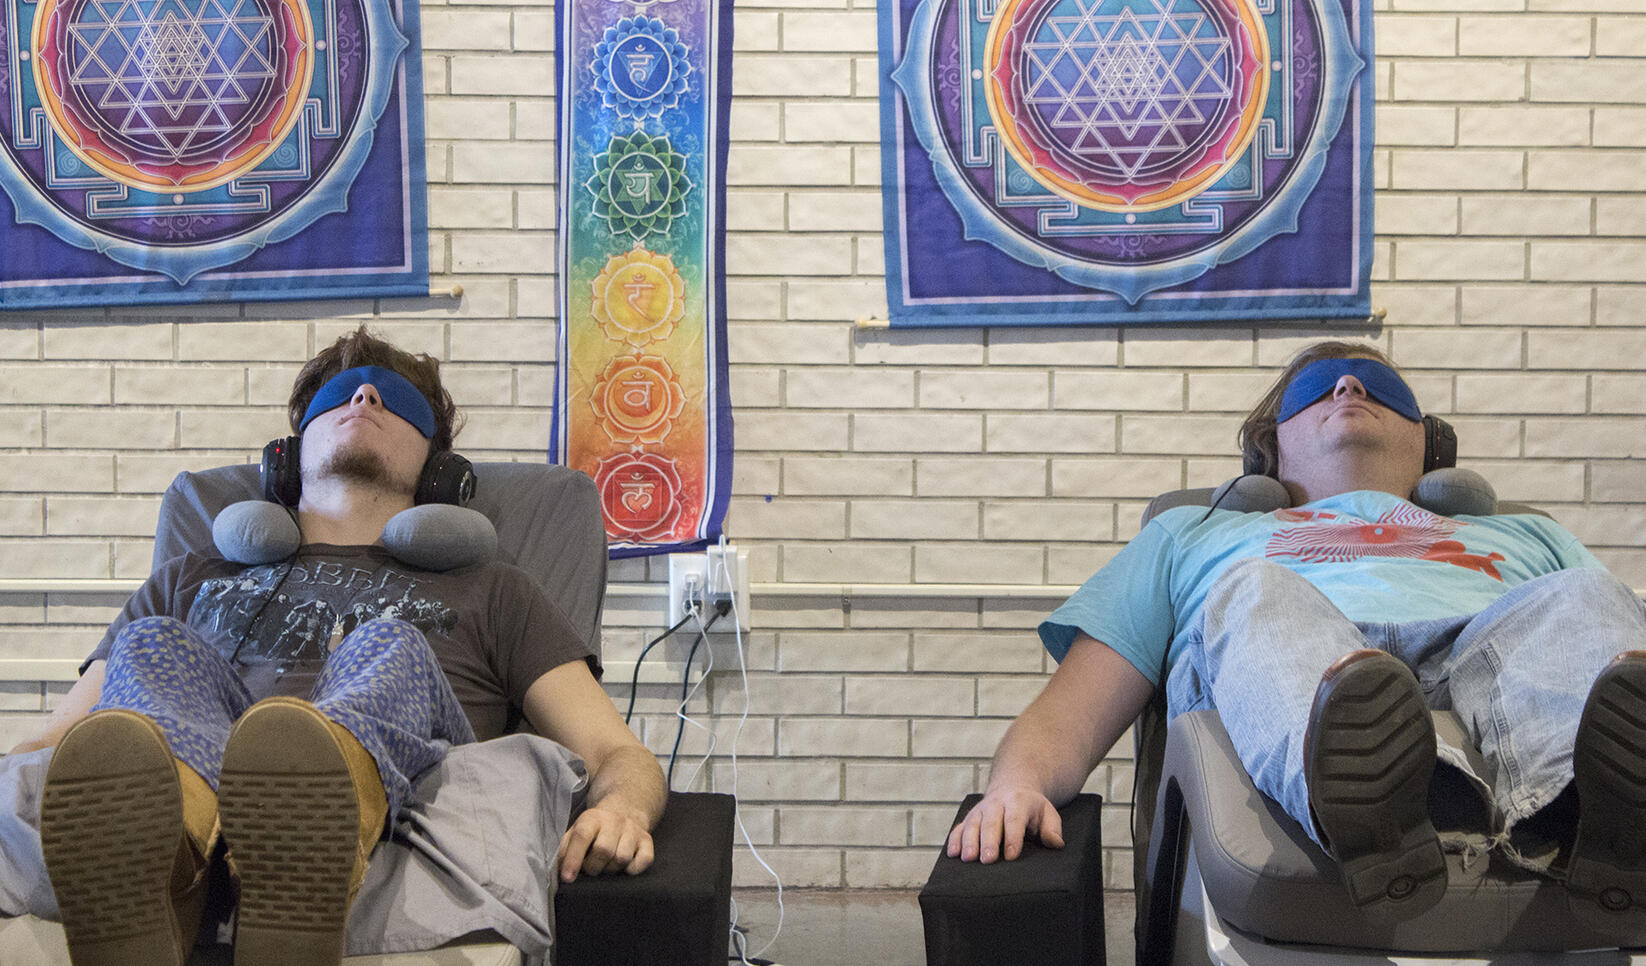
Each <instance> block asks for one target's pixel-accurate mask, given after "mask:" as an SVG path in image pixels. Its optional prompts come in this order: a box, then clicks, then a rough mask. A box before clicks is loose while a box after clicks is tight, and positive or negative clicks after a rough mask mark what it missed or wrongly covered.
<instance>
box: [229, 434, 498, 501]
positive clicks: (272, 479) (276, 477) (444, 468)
mask: <svg viewBox="0 0 1646 966" xmlns="http://www.w3.org/2000/svg"><path fill="white" fill-rule="evenodd" d="M301 440H302V437H300V436H286V437H283V438H281V439H276V440H271V441H270V442H269V444H268V445H267V446H264V447H263V465H262V466H261V467H260V468H259V470H258V476H259V478H260V479H261V480H262V482H263V499H265V500H268V501H270V502H271V503H279V504H281V505H283V506H289V507H296V506H297V501H298V499H299V498H301V497H302V495H303V471H302V466H301V465H300V461H299V459H298V454H299V452H300V451H301ZM473 496H474V464H472V463H470V462H469V461H468V460H467V459H465V458H463V457H462V456H459V455H457V454H456V453H454V452H452V451H451V450H446V451H444V452H441V453H430V454H429V458H428V459H427V460H424V461H423V472H422V473H421V474H419V476H418V478H417V492H416V494H415V495H414V496H413V499H414V500H415V501H416V502H417V503H418V504H420V505H421V504H424V503H449V504H451V505H452V506H463V505H465V504H467V503H468V502H469V499H470V498H471V497H473Z"/></svg>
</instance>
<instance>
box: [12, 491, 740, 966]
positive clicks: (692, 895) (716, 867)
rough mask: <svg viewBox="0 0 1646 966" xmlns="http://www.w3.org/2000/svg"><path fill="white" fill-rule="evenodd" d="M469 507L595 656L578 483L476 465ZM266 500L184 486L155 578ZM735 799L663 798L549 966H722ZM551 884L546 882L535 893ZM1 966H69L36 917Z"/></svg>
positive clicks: (487, 954)
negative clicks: (629, 865)
mask: <svg viewBox="0 0 1646 966" xmlns="http://www.w3.org/2000/svg"><path fill="white" fill-rule="evenodd" d="M474 470H475V475H476V478H477V487H476V492H475V496H474V498H473V499H472V501H470V502H469V503H468V506H469V507H470V508H471V509H474V510H478V511H480V512H481V513H483V514H485V516H486V517H487V518H488V519H490V521H491V523H492V524H493V525H494V526H495V528H496V533H497V553H498V554H499V555H500V556H501V557H502V558H503V559H505V560H508V561H511V562H513V563H515V564H517V565H519V566H520V567H522V568H523V569H525V570H526V571H527V572H528V573H530V574H531V575H532V577H533V578H534V579H535V580H536V581H537V582H538V584H539V585H540V586H541V587H542V588H543V591H544V593H545V594H546V595H547V596H548V598H549V599H550V600H552V601H554V602H555V603H556V604H557V605H559V607H560V608H561V610H563V611H564V612H565V614H566V616H567V617H569V618H570V619H571V622H572V624H573V625H574V626H575V627H576V628H577V629H578V630H579V632H581V633H582V634H584V635H585V637H586V639H588V640H589V641H591V642H593V643H594V645H595V647H596V650H597V652H598V646H599V641H600V613H601V608H602V605H603V602H604V596H605V586H606V536H605V530H604V525H603V522H602V520H601V515H600V507H599V502H598V495H597V493H596V491H595V488H594V484H593V482H592V481H591V480H589V478H588V477H587V476H585V475H584V474H582V473H579V472H576V471H575V470H571V469H568V468H566V467H562V466H550V465H540V464H525V463H481V464H477V465H476V466H475V467H474ZM262 496H263V489H262V484H261V482H260V479H259V467H258V465H256V464H245V465H235V466H225V467H219V468H217V469H212V470H207V471H204V472H199V473H182V474H179V475H178V477H177V478H176V479H175V480H174V481H173V482H172V485H171V487H170V489H168V490H167V491H166V494H165V496H164V498H163V500H162V502H161V509H160V523H159V527H158V529H157V532H156V534H155V545H154V557H153V562H154V564H155V565H156V566H158V565H160V564H161V563H163V562H165V561H167V560H169V559H171V558H172V557H174V556H178V555H180V554H182V553H184V552H185V551H188V550H194V551H196V552H203V553H211V552H213V548H214V543H213V537H212V522H213V520H214V519H215V518H216V516H217V514H218V513H219V512H220V511H221V510H223V508H225V507H227V506H229V505H230V504H234V503H237V502H240V501H245V500H258V499H261V498H262ZM734 807H735V803H734V801H733V799H732V797H731V796H730V795H720V794H709V793H682V792H671V793H670V794H669V801H668V807H667V809H666V811H665V812H664V815H663V818H662V820H661V822H660V823H659V824H658V827H657V828H656V830H655V831H654V836H653V838H654V845H655V847H656V860H655V862H654V864H653V865H652V867H651V868H650V869H648V870H647V871H646V872H644V873H642V874H641V875H638V876H627V875H605V876H582V877H579V878H578V880H577V881H576V882H573V883H571V884H570V885H566V884H560V885H559V886H558V888H557V891H556V893H555V897H554V916H555V949H554V952H553V959H554V961H555V962H556V963H557V964H558V966H604V964H610V963H625V964H658V966H662V964H692V966H709V964H714V966H723V964H724V963H725V960H726V951H727V948H728V941H729V929H730V920H731V916H730V901H731V857H732V849H731V844H732V826H733V820H734ZM552 885H553V883H549V882H545V883H544V888H545V889H547V888H550V887H551V886H552ZM229 961H230V958H229V951H228V947H226V946H216V947H213V946H208V945H202V946H200V947H198V948H197V949H196V951H195V956H194V959H193V960H192V961H191V962H192V963H195V964H205V963H225V964H226V963H228V962H229ZM522 961H523V957H522V954H521V953H520V951H519V950H517V949H515V948H514V947H512V946H510V945H508V944H507V943H505V942H503V941H501V939H500V937H498V936H496V935H495V934H490V935H488V934H477V935H473V936H470V937H465V939H464V940H460V941H459V942H457V943H454V944H452V945H449V946H446V947H443V948H441V949H440V950H436V951H433V952H423V953H404V954H397V955H384V956H370V957H351V958H350V959H349V960H346V962H350V963H355V962H358V963H360V964H361V966H365V964H370V966H414V964H415V966H518V964H520V963H521V962H522ZM0 963H19V964H21V963H29V964H33V966H69V960H68V952H67V949H66V947H65V945H64V941H63V933H62V927H61V926H60V925H58V924H56V923H48V922H45V921H44V920H40V919H36V918H33V917H22V918H19V919H14V920H0Z"/></svg>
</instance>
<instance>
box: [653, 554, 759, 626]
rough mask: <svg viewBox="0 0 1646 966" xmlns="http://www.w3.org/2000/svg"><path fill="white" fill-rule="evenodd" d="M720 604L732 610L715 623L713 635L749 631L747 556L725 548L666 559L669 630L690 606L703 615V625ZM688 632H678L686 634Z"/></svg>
mask: <svg viewBox="0 0 1646 966" xmlns="http://www.w3.org/2000/svg"><path fill="white" fill-rule="evenodd" d="M721 601H730V602H731V603H732V605H733V606H732V609H731V610H730V611H728V612H727V613H726V615H725V616H724V617H721V618H720V619H719V620H718V621H715V624H714V628H713V630H714V631H732V630H734V629H735V630H744V631H746V630H748V629H749V552H748V551H747V550H739V549H738V548H736V547H734V546H732V545H730V544H727V545H726V546H724V547H720V546H713V547H710V548H709V549H708V550H706V551H704V552H702V553H676V554H670V555H669V626H670V627H673V626H674V625H676V624H678V623H680V620H681V618H683V617H685V616H686V614H687V612H688V610H689V609H690V606H691V604H693V603H695V604H697V605H698V607H699V609H700V610H701V611H702V613H703V619H704V621H707V620H708V619H709V615H711V614H713V613H714V612H715V606H716V605H717V604H718V603H719V602H721ZM690 629H691V628H689V627H687V628H682V630H690Z"/></svg>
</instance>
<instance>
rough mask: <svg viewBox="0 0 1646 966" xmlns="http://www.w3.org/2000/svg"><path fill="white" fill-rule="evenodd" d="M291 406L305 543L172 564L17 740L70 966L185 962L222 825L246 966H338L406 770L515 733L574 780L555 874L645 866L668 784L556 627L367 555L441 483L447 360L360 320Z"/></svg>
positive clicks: (496, 575)
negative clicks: (570, 759) (571, 756)
mask: <svg viewBox="0 0 1646 966" xmlns="http://www.w3.org/2000/svg"><path fill="white" fill-rule="evenodd" d="M288 410H289V415H290V421H291V426H292V429H293V431H294V432H295V433H297V434H298V439H297V443H296V447H295V449H294V450H292V451H290V452H289V453H288V456H289V458H290V459H291V460H294V461H295V464H294V468H295V469H296V470H297V473H296V475H297V477H298V479H297V480H296V481H288V483H287V485H286V486H284V487H282V488H281V490H282V494H283V495H282V499H283V500H289V505H290V506H291V508H292V509H293V511H294V512H295V518H296V521H297V524H298V527H299V530H300V533H301V545H302V546H301V548H300V549H299V550H298V551H297V552H296V553H295V554H294V555H293V556H292V557H291V558H289V559H287V560H285V561H281V562H279V563H277V564H274V565H271V566H270V567H249V568H241V567H237V566H234V565H229V564H226V563H224V562H222V561H214V560H204V559H199V558H192V557H186V558H183V559H181V560H179V561H173V562H172V563H170V564H168V565H166V566H165V567H163V568H162V569H161V570H160V571H158V572H157V573H156V574H155V575H153V576H152V577H151V579H150V580H149V581H148V582H147V583H146V584H145V586H144V587H143V589H142V590H140V591H139V592H138V593H137V594H136V595H135V596H134V597H133V599H132V601H131V602H130V604H128V606H127V608H126V611H125V612H124V613H123V614H122V616H121V618H120V619H119V620H118V621H117V622H116V624H115V626H113V627H112V628H111V629H110V633H109V635H108V637H107V638H106V639H105V640H104V642H103V644H102V645H100V646H99V648H98V649H97V651H96V652H94V653H93V654H92V656H91V658H90V659H89V660H88V662H87V664H86V665H85V667H84V669H83V673H82V676H81V678H80V680H79V681H78V682H77V683H76V685H75V686H74V687H73V688H72V689H71V690H70V692H69V693H68V694H67V695H66V696H65V698H64V699H63V700H62V701H61V702H59V705H58V707H57V709H56V710H55V711H54V713H53V714H52V716H51V718H50V719H49V720H48V722H47V724H46V726H45V728H44V729H43V731H42V732H41V733H40V734H39V735H38V736H36V737H35V738H33V739H31V740H29V741H26V742H24V743H22V744H21V745H19V746H18V748H16V749H13V750H14V752H26V751H30V750H35V749H45V748H55V751H54V752H53V754H52V756H51V762H50V766H49V769H48V771H47V774H46V778H45V787H44V789H43V792H42V795H41V817H40V834H41V842H42V848H43V852H44V860H45V867H46V869H47V871H48V872H49V874H50V879H51V886H52V889H53V891H54V892H55V894H56V899H57V904H58V907H59V908H60V910H61V912H62V916H63V921H64V929H65V933H66V934H67V937H68V943H69V950H70V954H71V957H72V958H73V959H74V961H75V963H76V966H86V964H88V963H89V964H108V966H115V964H126V963H145V964H165V966H182V963H183V961H184V959H185V958H186V956H187V952H188V950H189V949H191V948H192V946H193V944H194V938H195V937H194V930H195V928H196V925H195V924H196V923H197V922H198V921H199V917H200V910H201V908H202V906H203V904H204V901H205V893H206V891H207V888H208V886H209V883H210V882H211V881H213V877H211V876H208V875H207V874H206V873H207V869H208V868H209V866H210V864H211V862H212V861H213V857H214V855H215V854H217V852H218V845H219V831H220V832H221V841H222V844H223V845H224V846H226V852H227V857H228V863H229V868H230V870H231V872H233V873H234V874H235V876H236V878H237V880H238V889H237V890H236V895H237V897H238V902H239V913H238V916H237V919H236V922H237V928H236V935H235V945H236V954H235V955H236V962H237V964H240V966H257V964H265V966H275V964H280V966H311V964H313V966H334V964H336V963H338V962H340V960H341V957H342V955H343V949H344V926H345V921H346V918H347V915H348V912H349V909H350V906H351V904H352V903H353V900H354V897H355V895H356V893H357V891H358V890H359V889H360V888H361V886H362V883H363V881H364V880H365V878H366V869H367V860H368V858H369V857H370V855H371V853H372V851H373V849H374V847H375V846H376V844H377V842H378V840H379V838H380V837H381V836H382V834H383V831H384V828H385V822H386V821H392V820H393V817H394V816H395V815H396V814H397V813H398V812H399V811H400V810H401V809H402V807H403V806H407V805H409V804H411V803H412V802H413V799H414V791H413V788H414V783H415V781H416V779H417V777H418V776H419V775H420V774H423V773H424V772H426V771H428V770H429V769H430V768H431V767H432V766H434V765H435V764H436V763H438V762H439V761H440V760H441V759H442V757H443V756H444V755H445V754H446V751H447V749H449V748H450V747H452V746H453V745H455V744H462V743H464V742H472V741H473V740H474V738H475V737H476V732H477V731H478V732H479V733H480V734H481V735H483V736H487V737H490V736H494V735H496V734H498V733H500V732H501V731H503V730H504V729H505V728H507V727H509V726H511V725H513V724H516V723H518V722H519V721H520V720H521V719H523V720H524V721H525V722H527V723H529V724H530V725H531V726H532V728H533V729H534V730H535V731H536V732H537V733H538V734H541V735H543V736H545V737H548V738H552V739H554V740H555V741H558V742H559V743H560V744H562V745H564V746H565V747H566V748H567V749H569V750H570V751H571V752H573V753H575V754H576V755H578V756H580V757H581V759H582V761H583V762H584V764H585V766H586V769H587V776H588V787H587V794H586V798H585V807H584V809H583V811H582V812H581V813H580V814H578V815H577V816H576V818H575V819H574V820H572V821H571V823H570V828H568V829H567V830H566V832H565V834H564V836H563V837H562V838H561V840H560V842H559V848H558V854H557V855H555V856H553V857H549V858H547V859H546V861H545V864H554V863H556V862H557V863H558V867H559V876H560V878H561V879H562V880H565V881H570V880H571V879H573V878H575V877H576V876H577V875H579V874H580V873H587V874H600V873H603V872H610V871H617V870H622V871H625V872H628V873H631V874H632V873H637V872H640V871H642V870H644V869H645V868H646V867H647V866H649V865H650V864H651V862H652V858H653V851H652V841H651V829H652V827H653V826H654V825H655V824H656V822H657V820H658V818H659V817H660V815H661V813H662V810H663V803H664V800H665V798H666V794H667V789H666V787H665V785H664V782H663V775H662V771H661V769H660V768H659V767H658V764H657V760H656V758H655V757H654V756H653V755H652V754H651V753H650V752H648V751H647V750H646V749H645V747H644V746H642V745H641V744H640V743H639V741H638V740H637V739H636V738H635V736H634V734H633V733H632V732H630V731H629V729H628V727H627V726H626V725H625V723H624V722H623V719H622V717H621V716H620V715H618V713H617V711H616V709H615V708H614V707H613V705H612V702H611V700H610V699H609V698H608V697H607V695H606V694H605V692H604V691H603V690H601V688H600V686H599V683H598V681H597V679H596V673H598V665H597V663H595V662H594V661H593V660H592V657H591V654H590V652H589V649H588V647H587V646H586V645H585V644H584V643H583V642H582V641H580V640H578V638H577V635H576V633H575V632H574V631H572V630H571V628H570V627H569V626H567V624H566V621H565V618H564V617H563V616H562V615H560V613H559V612H558V611H557V610H556V609H555V608H554V607H553V605H552V604H550V603H549V602H547V601H545V600H543V599H542V596H541V593H540V592H538V591H537V590H536V588H535V586H533V585H532V584H531V582H530V580H529V578H527V577H526V576H525V575H524V574H522V573H520V572H519V571H517V570H514V569H513V568H510V567H507V566H505V565H501V564H479V565H474V566H472V567H469V568H466V569H458V570H454V571H452V572H450V573H445V574H434V573H430V572H427V571H421V570H418V569H417V568H412V567H409V566H406V565H403V564H401V563H399V562H398V561H396V560H394V559H393V558H392V557H391V556H390V555H389V554H388V553H387V552H385V551H384V550H383V549H382V548H381V547H380V546H379V544H380V543H381V538H382V535H383V533H384V527H385V524H387V523H388V522H389V521H390V519H391V518H393V517H394V516H395V515H396V514H398V513H400V512H402V511H405V510H408V509H410V508H411V507H412V506H413V505H414V503H415V502H417V501H418V500H419V498H420V495H421V494H423V493H425V492H426V491H429V490H431V489H432V490H434V491H435V492H439V491H440V490H441V489H443V488H445V487H444V483H443V482H442V480H441V479H440V476H439V469H440V467H442V466H446V465H450V464H449V461H448V459H447V457H449V456H450V447H451V440H452V436H453V435H454V433H455V427H456V407H455V406H454V405H453V404H452V401H451V397H450V394H449V393H447V392H446V390H445V389H444V388H443V387H442V386H441V383H440V377H439V364H438V362H436V361H435V360H434V359H432V358H430V357H428V356H426V355H419V356H414V355H412V354H410V353H407V352H404V351H402V350H400V349H398V348H396V347H394V346H393V345H391V344H389V343H387V342H384V341H382V340H381V339H378V338H376V337H374V336H372V335H371V334H369V333H368V332H367V331H366V329H365V327H364V326H361V327H360V328H359V329H358V330H357V331H356V332H354V333H351V334H349V335H346V336H343V337H342V338H340V339H338V341H337V342H336V343H335V344H334V345H332V346H330V347H328V348H327V349H326V350H324V351H322V352H321V353H320V354H319V355H318V356H316V357H315V358H314V359H313V360H311V361H310V362H309V363H308V364H307V365H306V366H305V367H304V368H303V370H302V371H301V372H300V373H299V375H298V377H297V380H296V383H295V385H294V387H293V390H292V394H291V398H290V400H289V405H288ZM276 469H277V470H278V467H276ZM276 475H279V474H278V473H277V474H276ZM431 480H432V481H433V486H432V487H431V485H430V484H431ZM294 491H295V492H294ZM288 678H289V679H290V680H289V681H288V680H287V679H288ZM545 825H547V823H546V822H545ZM475 928H483V927H480V926H476V927H475ZM351 945H352V943H351ZM353 951H357V950H353Z"/></svg>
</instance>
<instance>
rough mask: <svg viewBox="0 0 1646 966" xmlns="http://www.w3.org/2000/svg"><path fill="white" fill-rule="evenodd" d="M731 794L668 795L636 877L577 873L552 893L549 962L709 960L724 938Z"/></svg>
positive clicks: (721, 957) (720, 952) (571, 965)
mask: <svg viewBox="0 0 1646 966" xmlns="http://www.w3.org/2000/svg"><path fill="white" fill-rule="evenodd" d="M736 807H737V800H736V799H734V798H733V797H732V796H730V795H718V794H710V793H694V792H670V793H669V802H668V806H667V807H666V808H665V809H664V811H663V818H662V820H660V821H659V822H658V823H657V828H655V829H653V830H652V844H653V846H654V847H655V849H656V853H657V855H656V859H655V861H654V862H653V863H652V867H651V868H649V869H647V870H646V871H645V872H642V873H641V874H639V875H623V874H621V873H619V874H616V875H599V876H588V875H585V876H579V877H578V879H577V881H576V882H572V883H570V884H562V885H561V886H560V888H559V891H558V892H556V893H555V897H554V919H555V928H556V935H555V944H556V945H557V946H558V947H559V948H558V950H557V951H556V953H555V962H556V963H558V964H560V966H579V964H591V966H592V964H606V963H634V964H647V963H657V964H664V963H669V964H675V963H679V964H705V966H706V964H711V963H712V964H714V966H724V963H725V962H726V950H727V948H728V944H729V942H730V930H731V896H732V891H731V890H732V828H733V824H734V822H735V817H736Z"/></svg>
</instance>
